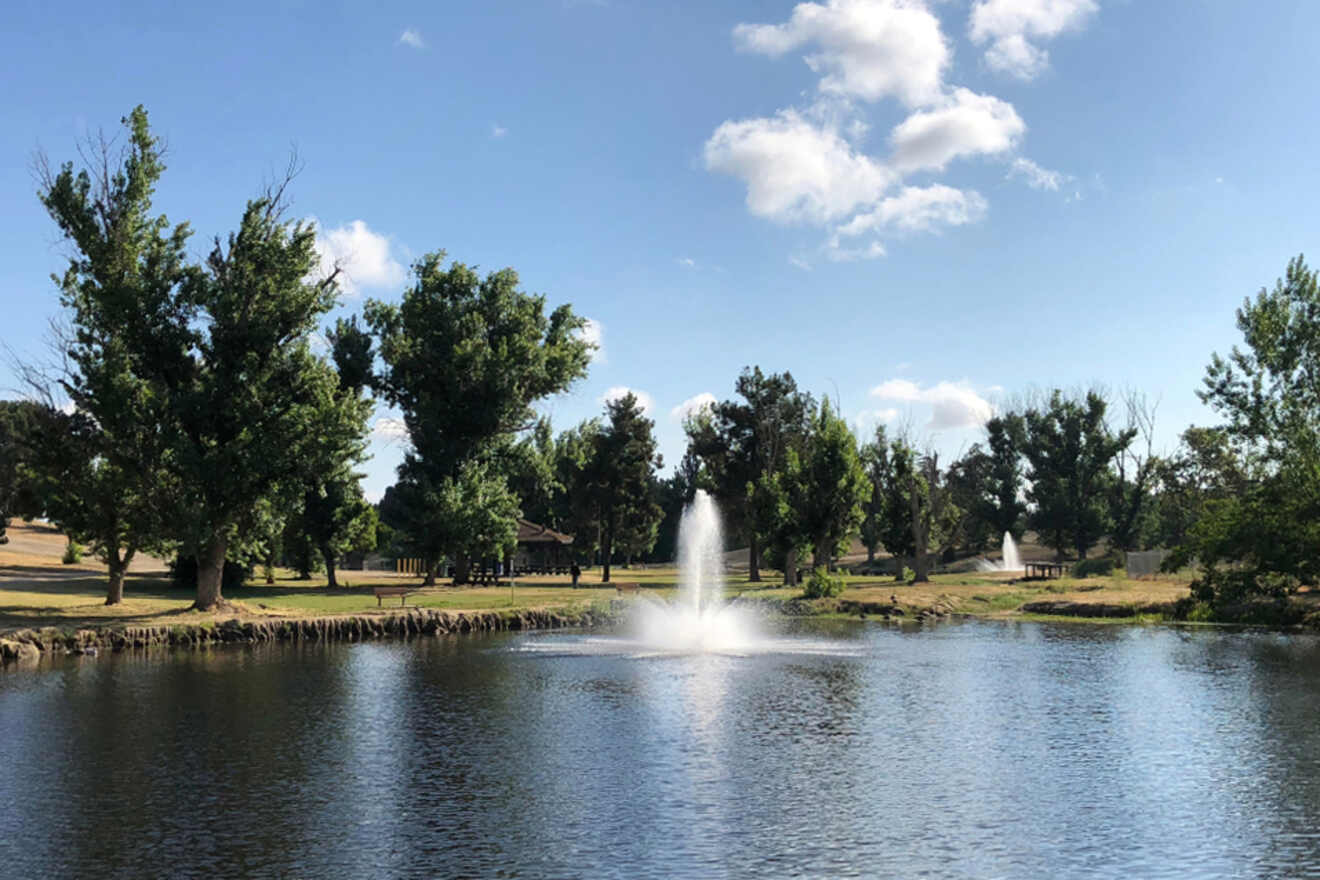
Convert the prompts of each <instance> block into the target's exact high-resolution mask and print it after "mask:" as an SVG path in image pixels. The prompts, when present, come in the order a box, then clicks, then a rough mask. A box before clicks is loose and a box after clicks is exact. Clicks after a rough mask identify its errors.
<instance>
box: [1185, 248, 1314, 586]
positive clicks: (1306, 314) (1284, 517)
mask: <svg viewBox="0 0 1320 880" xmlns="http://www.w3.org/2000/svg"><path fill="white" fill-rule="evenodd" d="M1237 326H1238V329H1239V330H1241V331H1242V335H1243V339H1244V341H1245V343H1246V348H1238V347H1237V346H1234V348H1233V350H1232V352H1231V353H1230V354H1229V356H1228V357H1227V358H1223V357H1220V356H1219V355H1218V354H1215V355H1213V356H1212V358H1211V361H1210V365H1209V366H1208V367H1207V368H1206V375H1205V380H1204V388H1203V390H1202V391H1201V392H1200V397H1201V399H1202V400H1203V401H1204V402H1205V403H1206V404H1208V405H1209V406H1210V407H1212V408H1213V409H1214V410H1215V411H1216V412H1217V413H1219V414H1220V416H1222V417H1223V418H1224V419H1225V421H1226V424H1225V425H1224V432H1225V434H1226V437H1227V438H1228V439H1229V440H1230V444H1227V448H1225V445H1224V444H1219V443H1215V444H1208V445H1217V446H1219V447H1220V448H1219V449H1217V450H1216V449H1213V448H1212V449H1207V450H1206V452H1207V453H1209V454H1208V455H1207V456H1206V457H1208V458H1211V459H1213V458H1222V457H1227V455H1226V454H1227V453H1228V451H1229V450H1231V449H1236V450H1237V453H1238V455H1237V458H1238V461H1237V462H1231V461H1230V462H1228V466H1226V467H1222V468H1221V470H1222V471H1223V472H1224V473H1226V474H1232V475H1234V476H1233V478H1232V481H1233V482H1237V480H1238V479H1239V478H1240V477H1239V476H1238V475H1245V480H1244V481H1243V484H1242V485H1240V487H1239V488H1238V489H1237V491H1234V492H1232V493H1231V494H1228V495H1220V496H1219V497H1211V498H1209V499H1207V500H1206V503H1205V513H1204V515H1203V517H1202V518H1201V520H1200V521H1199V522H1198V523H1196V524H1195V525H1193V526H1192V528H1191V529H1190V530H1189V536H1188V539H1187V541H1186V543H1185V544H1183V545H1182V546H1181V547H1180V548H1179V552H1178V553H1177V554H1175V559H1176V561H1185V560H1187V559H1188V558H1189V557H1193V556H1194V557H1195V558H1196V559H1198V560H1199V561H1200V563H1201V566H1202V573H1201V576H1200V578H1199V579H1198V581H1197V582H1196V583H1195V584H1194V585H1193V590H1194V592H1196V594H1197V595H1199V596H1201V597H1202V598H1204V599H1207V600H1210V601H1213V602H1218V603H1225V602H1231V601H1235V600H1237V599H1240V598H1245V597H1249V596H1253V595H1280V594H1283V593H1286V592H1289V591H1291V590H1293V589H1295V588H1296V587H1297V586H1298V585H1300V584H1314V583H1316V579H1317V576H1318V575H1320V571H1318V570H1317V569H1318V568H1320V559H1318V558H1317V557H1316V554H1315V547H1316V546H1317V542H1320V384H1318V383H1317V382H1316V381H1315V377H1316V376H1318V375H1320V284H1318V283H1317V276H1316V273H1315V272H1314V271H1312V270H1311V269H1310V268H1308V267H1307V265H1306V262H1305V260H1304V259H1303V258H1302V256H1300V255H1299V256H1297V257H1296V258H1294V259H1292V260H1290V261H1289V262H1288V266H1287V269H1286V271H1285V274H1284V277H1283V278H1281V279H1279V280H1278V281H1276V283H1275V285H1274V288H1273V289H1272V290H1265V289H1262V290H1261V291H1260V292H1259V293H1258V294H1257V296H1256V298H1255V299H1254V300H1253V299H1247V300H1246V301H1245V302H1244V303H1243V304H1242V307H1241V308H1240V309H1238V311H1237ZM1207 439H1212V438H1207Z"/></svg>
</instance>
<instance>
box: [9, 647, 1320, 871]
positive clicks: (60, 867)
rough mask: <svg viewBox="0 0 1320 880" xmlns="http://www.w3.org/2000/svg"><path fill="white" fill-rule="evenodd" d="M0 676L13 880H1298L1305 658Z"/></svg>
mask: <svg viewBox="0 0 1320 880" xmlns="http://www.w3.org/2000/svg"><path fill="white" fill-rule="evenodd" d="M784 637H785V638H788V639H789V641H790V642H791V641H792V640H793V639H797V638H800V639H802V640H803V642H804V643H808V644H810V645H816V646H819V645H821V644H827V645H829V646H830V647H829V649H828V650H816V649H811V650H804V651H791V650H789V651H787V652H769V653H756V654H748V655H744V656H737V655H713V656H711V655H686V656H644V655H641V656H639V655H638V654H636V653H629V652H627V651H602V650H599V644H598V643H593V642H592V641H591V639H592V638H594V637H584V636H575V635H565V634H545V635H519V636H499V637H490V638H477V637H460V638H448V639H426V640H418V641H413V642H397V643H368V644H339V645H329V646H321V645H318V646H272V647H263V648H257V649H234V650H220V651H212V652H210V653H186V652H173V653H164V654H158V655H151V656H144V655H141V654H137V655H133V654H123V655H113V656H103V657H101V658H99V659H90V658H89V659H70V660H67V661H61V662H59V663H57V664H56V665H54V666H53V667H43V668H39V669H25V670H15V669H13V668H12V667H11V668H10V669H8V670H6V671H5V672H3V673H0V874H2V875H3V876H15V877H17V876H25V877H30V876H73V875H87V876H169V875H173V876H202V875H206V876H243V875H246V876H303V877H312V876H344V877H350V876H353V877H365V876H424V877H432V876H434V877H620V878H638V877H692V878H707V877H748V876H765V877H781V876H807V877H829V878H833V877H848V876H897V877H917V876H921V877H987V878H990V877H1180V878H1181V877H1280V878H1282V877H1299V876H1308V875H1309V876H1320V640H1317V639H1315V638H1313V637H1304V636H1282V635H1274V634H1261V633H1221V632H1182V631H1177V630H1170V629H1154V628H1121V627H1095V628H1092V627H1081V626H1053V625H1042V624H999V623H964V624H952V625H945V626H939V627H936V628H926V629H905V630H899V629H891V628H887V627H884V626H882V625H879V624H858V625H843V624H833V625H824V624H818V625H808V626H806V627H804V628H803V629H801V631H799V632H796V633H788V634H786V635H785V636H784Z"/></svg>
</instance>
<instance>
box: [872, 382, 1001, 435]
mask: <svg viewBox="0 0 1320 880" xmlns="http://www.w3.org/2000/svg"><path fill="white" fill-rule="evenodd" d="M871 396H872V397H875V398H878V399H880V400H899V401H903V402H905V403H924V404H929V405H930V408H931V417H930V423H929V424H928V425H927V426H926V427H927V428H928V429H930V430H936V431H938V430H942V429H946V428H974V427H978V426H980V425H984V424H985V423H986V422H988V421H989V420H990V418H991V417H992V416H993V415H994V410H993V409H992V408H991V406H990V404H989V403H987V402H986V401H985V400H984V399H983V398H982V397H981V396H980V395H979V394H977V393H976V391H975V390H974V389H973V388H972V387H971V385H969V384H967V383H966V382H947V381H946V382H940V383H938V384H936V385H932V386H931V387H929V388H922V387H920V386H919V385H917V383H915V382H910V381H908V380H907V379H890V380H889V381H888V382H882V383H881V384H879V385H877V386H876V387H874V388H872V389H871Z"/></svg>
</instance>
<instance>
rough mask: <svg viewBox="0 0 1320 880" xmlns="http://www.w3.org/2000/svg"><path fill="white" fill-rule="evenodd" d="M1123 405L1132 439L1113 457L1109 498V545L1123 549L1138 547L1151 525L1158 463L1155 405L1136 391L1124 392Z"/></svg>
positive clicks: (1152, 522) (1145, 538)
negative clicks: (1155, 448) (1155, 441)
mask: <svg viewBox="0 0 1320 880" xmlns="http://www.w3.org/2000/svg"><path fill="white" fill-rule="evenodd" d="M1126 405H1127V424H1126V426H1125V429H1126V430H1130V431H1132V432H1133V442H1131V443H1129V444H1128V445H1127V447H1126V448H1124V449H1123V450H1122V451H1121V452H1119V453H1118V455H1116V456H1115V457H1114V466H1113V469H1112V470H1113V479H1112V481H1111V483H1110V487H1111V488H1110V500H1109V510H1110V520H1111V524H1110V544H1111V546H1113V547H1116V548H1118V549H1120V550H1124V551H1127V550H1138V549H1140V548H1141V547H1142V546H1143V544H1145V542H1146V540H1147V538H1148V537H1149V535H1150V532H1151V530H1152V529H1153V528H1154V515H1155V510H1154V495H1153V492H1152V487H1153V483H1154V482H1155V479H1156V468H1157V466H1158V464H1159V459H1158V458H1157V456H1156V455H1155V453H1154V433H1155V406H1154V405H1152V404H1148V403H1147V402H1146V399H1145V397H1144V396H1143V395H1141V394H1138V393H1136V392H1129V393H1128V395H1127V399H1126ZM1137 439H1140V440H1141V441H1143V442H1141V443H1140V444H1138V443H1137V442H1136V440H1137Z"/></svg>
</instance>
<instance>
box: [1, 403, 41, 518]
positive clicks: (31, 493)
mask: <svg viewBox="0 0 1320 880" xmlns="http://www.w3.org/2000/svg"><path fill="white" fill-rule="evenodd" d="M43 415H44V413H43V407H42V406H41V405H39V404H37V403H35V402H33V401H29V400H0V544H6V543H8V542H9V538H8V536H7V535H6V534H5V529H6V527H8V525H9V520H10V518H11V517H14V516H35V515H38V514H41V513H44V512H45V511H44V509H43V508H44V504H43V502H42V501H41V499H40V498H39V497H38V494H39V493H38V491H37V487H36V486H35V485H34V481H33V479H32V463H33V459H34V458H35V457H36V455H37V453H38V452H39V451H40V450H41V448H42V445H43V444H42V439H41V434H42V429H41V426H42V422H43V420H44V419H43Z"/></svg>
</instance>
